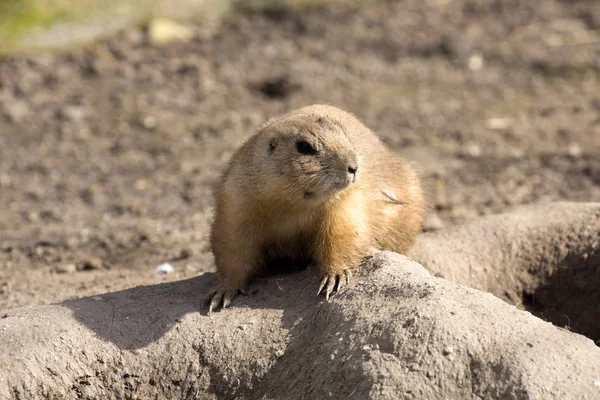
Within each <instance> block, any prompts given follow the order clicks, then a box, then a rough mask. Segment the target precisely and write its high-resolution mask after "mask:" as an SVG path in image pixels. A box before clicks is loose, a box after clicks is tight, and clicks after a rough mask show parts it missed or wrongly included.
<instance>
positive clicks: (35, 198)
mask: <svg viewBox="0 0 600 400" xmlns="http://www.w3.org/2000/svg"><path fill="white" fill-rule="evenodd" d="M193 29H194V38H193V39H192V40H191V41H190V42H188V43H177V44H170V45H168V46H164V47H157V46H154V45H152V44H151V43H149V42H148V40H147V38H146V36H145V34H144V32H143V31H130V32H126V33H124V34H122V35H120V36H118V37H115V38H112V39H110V40H108V41H105V42H101V43H98V44H95V45H91V46H89V47H87V48H84V49H78V50H73V51H71V52H69V53H67V54H61V55H47V54H45V55H38V56H30V57H27V58H24V57H19V58H14V59H6V60H3V61H0V209H2V216H1V218H0V309H1V308H13V307H18V306H23V305H35V304H45V303H50V302H57V301H61V300H66V299H73V298H77V297H81V296H88V295H95V294H98V293H102V292H106V291H114V290H119V289H124V288H129V287H133V286H137V285H148V284H152V283H158V282H163V281H167V280H176V279H182V278H186V277H192V276H195V275H198V274H200V273H202V272H205V271H211V270H213V261H212V256H211V254H210V249H209V247H208V243H207V240H206V234H207V232H208V227H209V221H210V213H211V206H212V204H213V199H212V189H213V187H214V184H215V182H217V180H218V177H219V174H220V173H221V171H222V169H223V167H224V165H225V163H226V162H227V160H228V159H229V157H230V155H231V153H232V151H233V150H234V149H235V148H236V146H238V145H239V144H240V143H241V142H242V141H243V139H244V138H245V137H246V136H247V135H249V134H251V133H252V131H253V129H254V128H255V127H257V126H258V125H259V124H260V123H261V122H262V121H263V120H265V119H266V118H268V117H270V116H273V115H276V114H279V113H282V112H285V111H287V110H290V109H293V108H297V107H300V106H303V105H307V104H311V103H329V104H333V105H336V106H338V107H341V108H344V109H346V110H348V111H351V112H353V113H355V114H356V115H357V116H358V117H359V118H360V119H362V120H363V121H364V122H365V123H366V124H367V125H368V126H369V127H371V128H372V129H373V130H374V131H376V132H377V133H378V134H380V135H381V137H382V138H383V139H384V140H385V141H386V142H387V143H388V144H389V145H390V146H391V147H392V148H394V149H395V150H396V151H398V152H399V153H401V154H403V155H404V156H405V157H406V158H408V159H411V160H414V161H416V162H417V163H418V164H419V165H420V166H421V168H422V170H423V171H424V173H425V175H426V176H427V177H428V182H429V184H430V187H431V197H432V202H433V204H434V206H435V207H434V210H433V212H432V216H431V219H430V220H429V222H428V224H427V229H437V228H440V227H443V226H449V225H453V224H458V223H462V222H465V221H468V220H470V219H472V218H474V217H476V216H479V215H483V214H490V213H497V212H500V211H504V210H507V209H510V208H511V207H514V206H516V205H520V204H531V203H539V202H548V201H552V200H558V199H568V200H575V201H600V35H598V32H599V31H598V30H599V29H600V5H598V4H597V2H595V1H592V0H590V1H557V0H544V1H538V2H531V1H519V0H479V1H475V0H429V1H423V0H406V1H401V2H394V1H382V2H379V3H377V4H374V5H370V6H365V7H356V6H348V5H330V6H326V7H324V8H319V9H315V10H310V11H305V12H296V13H292V12H272V13H268V14H266V15H265V14H261V15H259V14H254V15H250V14H248V15H233V16H227V17H224V18H211V17H202V18H198V19H197V20H196V21H195V23H194V25H193ZM164 262H169V263H171V264H172V265H173V266H174V267H175V272H173V273H171V274H168V275H166V276H155V275H154V270H155V268H156V267H157V266H158V265H159V264H161V263H164ZM199 295H201V294H199Z"/></svg>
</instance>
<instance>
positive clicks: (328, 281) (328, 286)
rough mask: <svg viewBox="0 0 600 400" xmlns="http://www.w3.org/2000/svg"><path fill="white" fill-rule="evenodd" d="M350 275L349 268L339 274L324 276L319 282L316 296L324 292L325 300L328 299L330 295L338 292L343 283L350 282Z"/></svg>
mask: <svg viewBox="0 0 600 400" xmlns="http://www.w3.org/2000/svg"><path fill="white" fill-rule="evenodd" d="M351 277H352V273H351V272H350V270H344V272H342V273H339V274H330V275H326V276H324V277H323V279H321V283H320V284H319V290H318V291H317V296H318V295H320V294H321V293H323V294H325V301H328V300H329V297H330V296H332V295H333V294H334V293H338V292H340V291H341V290H342V288H343V287H344V286H345V285H347V284H348V283H350V278H351Z"/></svg>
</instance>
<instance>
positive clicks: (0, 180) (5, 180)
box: [0, 174, 11, 187]
mask: <svg viewBox="0 0 600 400" xmlns="http://www.w3.org/2000/svg"><path fill="white" fill-rule="evenodd" d="M10 184H11V179H10V176H9V175H7V174H2V175H0V186H3V187H8V186H10Z"/></svg>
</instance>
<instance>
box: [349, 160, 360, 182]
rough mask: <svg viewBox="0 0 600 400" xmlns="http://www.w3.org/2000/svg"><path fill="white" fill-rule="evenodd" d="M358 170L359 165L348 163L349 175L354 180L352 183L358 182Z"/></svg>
mask: <svg viewBox="0 0 600 400" xmlns="http://www.w3.org/2000/svg"><path fill="white" fill-rule="evenodd" d="M357 172H358V167H357V166H356V165H355V164H350V165H348V177H349V178H350V180H351V181H352V183H354V182H356V173H357Z"/></svg>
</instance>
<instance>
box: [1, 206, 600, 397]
mask: <svg viewBox="0 0 600 400" xmlns="http://www.w3.org/2000/svg"><path fill="white" fill-rule="evenodd" d="M599 225H600V204H592V203H589V204H572V203H558V204H552V205H548V206H542V207H535V208H531V207H526V208H523V209H522V210H519V211H516V212H514V213H511V214H504V215H502V216H494V217H488V218H482V219H481V220H480V221H476V222H473V223H472V224H468V225H462V226H460V227H455V228H450V229H448V230H442V231H438V232H435V233H431V234H425V235H423V236H422V238H421V239H420V241H419V244H418V246H417V248H416V252H415V257H417V259H421V260H425V261H426V262H428V263H429V264H430V265H431V266H433V267H434V268H437V269H441V270H445V271H447V272H448V274H447V275H448V276H453V277H456V278H460V279H467V280H468V279H472V274H473V273H474V274H478V275H479V276H478V277H477V278H479V279H478V280H476V282H488V284H489V285H490V287H493V285H495V284H498V281H499V280H500V279H499V278H498V277H502V279H506V280H507V282H512V281H514V284H515V285H518V284H520V283H519V282H518V281H519V278H520V277H522V276H526V275H527V274H532V273H533V272H534V270H533V269H532V268H534V267H536V265H537V264H536V262H535V261H536V260H538V262H539V264H540V265H539V268H548V269H550V270H551V271H549V272H548V273H549V274H550V276H552V275H560V276H558V277H557V278H559V279H561V280H563V281H564V280H565V276H568V275H569V274H571V275H574V276H580V277H582V279H585V280H586V282H587V281H589V282H587V283H589V287H590V288H591V289H594V290H597V287H598V279H600V278H599V277H597V276H595V275H593V274H592V275H587V273H588V272H589V273H595V271H596V270H595V267H596V266H597V265H598V262H599V261H600V259H599V257H600V255H599V253H600V249H598V246H597V243H598V242H597V239H598V236H597V235H598V232H599V229H598V228H599ZM584 249H585V254H587V256H586V258H585V260H584V257H583V250H584ZM491 260H498V261H497V262H498V263H500V264H498V265H496V264H491V263H490V261H491ZM498 267H499V268H498ZM432 269H433V268H432ZM587 269H589V271H588V270H587ZM562 270H565V272H566V273H567V275H562V274H561V271H562ZM532 271H533V272H532ZM586 271H587V272H586ZM486 274H487V275H486ZM521 274H522V275H521ZM482 277H483V279H482ZM505 277H507V278H505ZM215 278H216V277H215V276H214V274H204V275H202V276H200V277H197V278H194V279H188V280H185V281H180V282H175V283H168V284H161V285H152V286H143V287H137V288H134V289H130V290H124V291H120V292H116V293H107V294H103V295H101V296H95V297H91V298H83V299H78V300H72V301H67V302H64V303H61V304H55V305H47V306H39V307H26V308H20V309H13V310H11V311H10V315H9V316H8V317H7V318H4V319H2V318H0V347H1V348H2V349H3V351H2V352H0V371H3V373H2V377H1V379H0V398H11V397H13V398H20V399H34V398H78V397H86V398H128V397H138V398H186V397H196V398H250V399H262V398H269V399H283V398H285V399H301V398H315V399H323V398H329V397H330V394H331V397H335V398H348V399H375V398H376V399H384V400H385V399H397V398H405V397H409V398H423V399H437V398H440V399H441V398H447V399H458V398H461V399H462V398H466V399H472V398H528V399H553V398H573V399H580V398H581V399H583V398H588V399H593V398H598V397H599V396H600V386H599V385H598V384H597V382H598V381H599V377H600V363H598V359H600V348H598V347H597V346H596V345H595V344H594V343H593V342H592V340H590V339H589V338H586V337H584V336H582V335H579V334H576V333H573V332H570V331H567V330H565V329H559V328H557V327H556V326H554V325H552V324H550V323H549V322H546V321H544V320H542V319H539V318H536V317H534V316H533V315H532V314H530V313H528V312H523V311H520V310H519V309H517V308H516V307H514V306H512V305H509V304H507V303H506V302H504V301H502V300H500V299H499V298H497V297H495V296H493V295H491V294H490V293H485V292H482V291H479V290H475V289H470V288H468V287H465V286H462V285H460V284H457V283H454V282H451V281H448V280H445V279H440V278H436V277H434V276H432V275H431V274H430V273H429V272H427V271H426V270H425V269H424V268H423V267H422V266H421V265H420V264H418V263H417V262H415V261H413V260H410V259H408V258H407V257H404V256H401V255H398V254H395V253H390V252H379V253H375V254H374V255H373V257H372V258H371V259H370V260H368V261H367V262H366V263H365V265H363V266H362V268H361V269H360V270H359V271H357V273H356V274H355V278H354V280H353V281H352V282H351V283H350V285H349V286H348V287H347V288H346V289H345V291H344V292H342V293H339V294H337V295H335V296H334V297H333V298H332V299H331V300H330V301H329V302H325V301H323V300H322V299H320V300H319V299H317V298H315V296H314V288H315V287H316V286H317V284H318V281H319V279H318V275H317V273H316V271H314V270H312V269H307V270H305V271H302V272H299V273H294V274H287V275H283V276H277V277H267V278H263V279H260V280H257V281H256V282H255V283H254V284H253V285H254V286H255V287H256V288H258V291H257V292H256V293H254V294H252V295H250V296H240V297H238V298H236V299H235V300H234V304H233V305H234V307H233V308H231V309H225V310H222V311H220V312H217V313H213V314H212V316H210V317H209V316H207V315H206V313H205V312H203V311H200V307H201V304H202V296H203V295H204V294H205V293H207V292H208V291H209V290H210V289H211V288H212V287H213V285H214V283H215V280H216V279H215ZM540 281H541V280H540ZM575 281H576V283H577V284H580V283H581V282H579V280H578V279H575ZM282 289H283V290H282ZM586 290H587V286H585V285H584V287H582V289H581V291H582V292H586ZM557 293H558V294H559V295H560V291H559V292H557ZM583 294H584V295H585V293H583ZM590 295H591V296H593V295H597V291H595V292H594V291H591V292H590ZM571 297H572V298H573V299H576V298H578V297H579V299H580V303H579V305H580V306H581V305H585V304H591V306H592V307H591V308H589V309H590V310H591V309H592V308H594V307H595V306H596V305H597V302H596V303H594V302H592V301H589V299H587V300H586V299H585V298H582V297H580V293H579V292H575V291H572V290H571ZM559 300H560V301H562V300H563V299H559ZM0 315H1V313H0ZM184 316H185V317H184ZM588 317H589V321H590V322H591V323H595V321H597V320H598V319H597V318H595V316H594V314H590V315H589V316H588ZM594 318H595V319H594ZM240 326H245V329H238V327H240ZM124 382H125V384H124ZM190 393H192V394H193V396H190V395H189V394H190Z"/></svg>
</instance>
